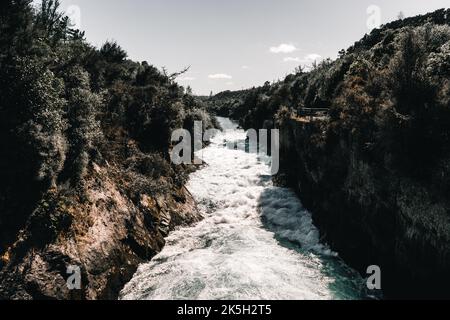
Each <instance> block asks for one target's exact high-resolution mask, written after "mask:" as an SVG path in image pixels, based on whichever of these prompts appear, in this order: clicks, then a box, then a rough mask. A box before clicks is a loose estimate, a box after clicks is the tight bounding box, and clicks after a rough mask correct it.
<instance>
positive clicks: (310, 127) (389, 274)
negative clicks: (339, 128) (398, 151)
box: [278, 119, 450, 298]
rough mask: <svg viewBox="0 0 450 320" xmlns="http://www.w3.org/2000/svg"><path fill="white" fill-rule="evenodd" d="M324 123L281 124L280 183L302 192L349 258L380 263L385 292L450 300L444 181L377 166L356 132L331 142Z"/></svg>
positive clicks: (359, 264) (449, 224)
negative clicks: (357, 142)
mask: <svg viewBox="0 0 450 320" xmlns="http://www.w3.org/2000/svg"><path fill="white" fill-rule="evenodd" d="M327 126H328V125H327V121H312V122H308V121H305V122H301V121H298V120H294V119H292V120H290V121H287V123H286V124H285V125H283V126H282V127H281V129H280V130H281V131H280V135H281V141H280V145H281V151H280V152H281V154H280V158H281V164H280V166H281V173H280V175H279V176H278V180H279V181H280V183H283V184H288V185H289V186H291V187H293V188H294V189H295V190H296V191H297V192H298V195H299V197H300V198H301V200H302V201H303V203H304V205H305V206H306V207H307V208H308V209H309V210H311V212H312V213H313V217H314V220H315V223H316V224H317V225H318V226H319V228H320V229H321V232H322V234H323V236H324V238H325V239H326V241H328V243H329V244H330V245H331V246H332V247H333V249H335V250H337V251H338V252H339V253H340V255H341V256H342V257H343V258H344V260H345V261H347V262H348V263H349V264H351V265H353V266H354V267H356V268H357V269H358V270H359V271H360V272H361V273H363V274H366V270H367V267H368V266H371V265H378V266H380V267H381V271H382V287H383V291H384V294H385V295H386V297H387V298H449V297H450V216H449V209H450V207H449V201H448V197H445V195H443V194H442V193H441V192H439V179H437V178H436V179H432V180H431V182H428V183H425V182H424V183H420V182H418V181H416V180H413V179H410V178H408V177H406V176H402V175H399V174H398V172H390V170H389V169H388V167H387V166H383V165H374V164H373V163H370V161H367V159H365V157H364V156H362V154H361V152H360V151H359V150H358V148H357V147H355V145H354V144H353V143H352V139H351V136H349V137H348V138H342V137H340V138H339V139H336V140H334V141H333V140H326V139H325V138H324V137H325V136H326V131H327V130H328V127H327ZM435 173H436V175H439V169H436V170H435Z"/></svg>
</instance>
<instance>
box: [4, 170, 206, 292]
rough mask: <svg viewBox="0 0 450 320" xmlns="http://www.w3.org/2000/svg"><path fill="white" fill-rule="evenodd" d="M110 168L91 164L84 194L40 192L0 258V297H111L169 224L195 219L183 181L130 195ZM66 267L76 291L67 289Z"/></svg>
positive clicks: (156, 246) (146, 258) (156, 248)
mask: <svg viewBox="0 0 450 320" xmlns="http://www.w3.org/2000/svg"><path fill="white" fill-rule="evenodd" d="M111 171H112V169H111V168H108V167H100V166H98V165H96V164H94V169H93V172H92V175H91V177H90V178H89V179H88V182H87V185H86V189H87V192H86V194H85V195H84V198H80V197H78V196H76V197H72V196H69V195H67V194H64V192H63V191H56V190H50V191H49V192H47V193H46V195H45V196H44V197H43V198H42V200H41V201H40V203H39V204H38V206H37V209H36V210H35V211H34V212H33V214H32V215H31V217H30V218H29V219H28V222H27V224H26V227H25V228H24V229H23V230H22V231H21V232H20V233H19V236H18V238H17V241H16V242H15V243H14V244H13V245H12V246H11V247H10V248H9V249H8V250H7V251H6V253H5V254H4V255H3V257H1V262H0V263H1V265H3V269H2V272H1V273H0V299H39V300H40V299H77V300H78V299H81V300H84V299H89V300H90V299H116V298H117V297H118V294H119V292H120V290H121V289H122V288H123V286H124V285H125V284H126V283H127V282H128V281H129V280H130V279H131V277H132V276H133V274H134V272H135V271H136V270H137V267H138V265H139V264H140V263H142V262H146V261H149V260H150V259H151V258H152V257H153V256H155V255H156V254H157V253H159V252H160V251H161V249H162V248H163V246H164V243H165V240H164V237H165V236H167V235H168V234H169V232H170V231H171V230H173V229H174V228H175V227H176V226H180V225H186V224H189V223H193V222H196V221H199V220H200V218H201V217H200V214H199V213H198V211H197V208H196V205H195V202H194V200H193V199H192V196H191V195H190V193H189V192H188V191H187V189H186V188H184V187H182V188H178V189H176V188H174V189H172V190H171V191H170V192H169V193H166V194H162V195H157V196H151V195H146V194H141V195H139V199H131V198H130V197H128V196H127V195H126V193H124V192H123V185H121V183H122V182H121V181H120V180H118V179H117V178H116V177H114V175H112V174H111ZM1 265H0V266H1ZM70 266H74V267H76V268H79V270H80V271H81V283H80V284H81V288H80V289H79V290H77V289H75V290H69V287H68V280H69V283H72V284H74V282H71V281H70V279H69V278H70V276H71V275H72V274H73V273H72V272H73V270H72V271H71V270H68V268H69V267H70ZM68 271H69V273H68Z"/></svg>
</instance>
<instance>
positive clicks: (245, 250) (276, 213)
mask: <svg viewBox="0 0 450 320" xmlns="http://www.w3.org/2000/svg"><path fill="white" fill-rule="evenodd" d="M221 124H222V126H223V127H225V128H226V129H228V128H230V127H233V128H234V130H232V131H227V132H225V133H221V134H218V135H217V136H216V137H214V139H213V140H212V144H211V145H210V146H209V147H208V148H206V149H205V150H203V151H202V152H200V153H199V154H198V155H197V156H199V157H201V158H202V159H203V160H204V161H205V162H206V163H207V164H208V166H206V167H205V168H203V169H202V170H199V171H197V172H195V173H193V174H192V175H191V177H190V181H189V183H188V188H189V190H190V191H191V193H192V194H193V196H194V197H195V199H196V200H197V202H198V203H199V206H200V208H201V210H202V211H203V212H204V214H205V216H206V218H205V219H204V220H203V221H201V222H200V223H198V224H197V225H196V226H193V227H189V228H183V229H180V230H177V231H175V232H173V233H172V234H171V235H170V236H169V237H168V238H167V244H166V246H165V248H164V249H163V251H162V252H161V253H160V254H159V255H158V256H156V257H155V258H154V259H153V260H152V261H151V262H150V263H147V264H143V265H141V266H140V267H139V270H138V271H137V273H136V274H135V276H134V278H133V280H132V281H131V282H130V283H128V284H127V286H126V287H125V288H124V289H123V291H122V293H121V298H122V299H156V300H158V299H249V300H254V299H332V298H336V295H335V293H333V292H332V290H330V284H332V283H333V282H334V281H335V279H333V277H332V276H331V277H330V276H329V275H328V274H327V273H326V272H324V271H323V266H322V259H321V258H320V257H322V256H324V255H326V256H331V257H332V256H335V254H334V253H333V252H332V251H331V250H330V249H329V248H328V247H327V246H326V245H323V244H321V243H320V241H319V232H318V230H317V228H316V227H315V226H314V225H313V222H312V219H311V215H310V214H309V213H308V212H307V211H306V210H305V209H304V208H303V207H302V205H301V203H300V201H299V200H298V198H297V197H296V196H295V194H294V193H292V192H291V191H290V190H288V189H284V188H278V187H275V186H273V184H272V181H271V179H270V178H268V177H269V175H270V168H269V166H268V164H267V163H268V161H266V160H267V159H263V160H264V161H260V159H261V158H258V157H257V155H256V154H249V153H245V152H244V151H239V150H231V149H229V148H227V147H226V145H225V146H224V142H230V141H242V140H244V139H245V132H244V131H242V130H237V129H236V128H235V125H234V124H232V123H231V122H229V120H226V119H221ZM279 240H285V241H289V242H290V243H291V244H293V245H298V249H297V250H294V249H288V248H286V247H284V246H282V245H281V244H280V242H279ZM300 248H301V249H300Z"/></svg>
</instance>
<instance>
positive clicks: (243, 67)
mask: <svg viewBox="0 0 450 320" xmlns="http://www.w3.org/2000/svg"><path fill="white" fill-rule="evenodd" d="M242 69H244V70H247V69H250V67H249V66H242Z"/></svg>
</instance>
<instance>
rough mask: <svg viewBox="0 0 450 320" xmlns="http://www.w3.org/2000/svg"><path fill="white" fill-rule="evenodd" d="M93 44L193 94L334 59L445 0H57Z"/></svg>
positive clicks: (274, 77)
mask: <svg viewBox="0 0 450 320" xmlns="http://www.w3.org/2000/svg"><path fill="white" fill-rule="evenodd" d="M61 4H62V9H63V10H64V11H65V12H66V13H67V14H68V15H69V17H71V19H72V21H73V22H74V23H75V24H76V25H77V26H79V27H80V29H81V30H84V31H86V38H87V40H88V41H89V42H90V43H92V44H93V45H95V46H100V45H102V44H103V43H104V42H105V41H106V40H115V41H117V42H118V43H119V44H120V45H121V46H122V47H123V48H124V49H125V50H126V51H127V52H128V55H129V58H131V59H133V60H136V61H147V62H149V63H150V64H153V65H154V66H156V67H158V68H162V67H165V68H167V70H168V71H169V72H176V71H180V70H182V69H184V68H185V67H188V66H190V69H189V72H188V73H186V74H184V75H182V76H181V77H180V78H179V79H178V82H179V83H180V84H181V85H183V86H185V87H186V86H191V87H192V89H193V91H194V93H195V94H200V95H207V94H209V93H210V92H211V91H212V92H213V93H218V92H220V91H224V90H240V89H242V88H249V87H253V86H259V85H262V84H264V82H265V81H276V80H278V79H283V78H284V77H285V76H286V75H287V74H289V73H291V72H293V71H294V70H295V68H296V67H298V66H299V65H302V66H304V67H306V68H307V67H308V66H310V65H311V63H312V62H313V61H319V60H320V59H324V58H332V59H335V58H336V56H337V53H338V51H339V50H341V49H344V48H348V47H349V46H351V45H352V44H353V43H354V42H355V41H357V40H359V39H360V38H362V37H363V36H364V34H366V33H369V32H370V30H371V29H372V28H374V27H376V26H377V25H379V24H380V23H381V24H384V23H387V22H389V21H392V20H394V19H396V17H397V16H398V15H399V13H400V12H402V13H403V14H404V16H405V17H408V16H414V15H417V14H422V13H426V12H430V11H434V10H436V9H440V8H446V7H447V8H448V7H450V1H449V0H396V1H392V0H339V1H335V0H328V1H325V0H94V1H92V0H61Z"/></svg>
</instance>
